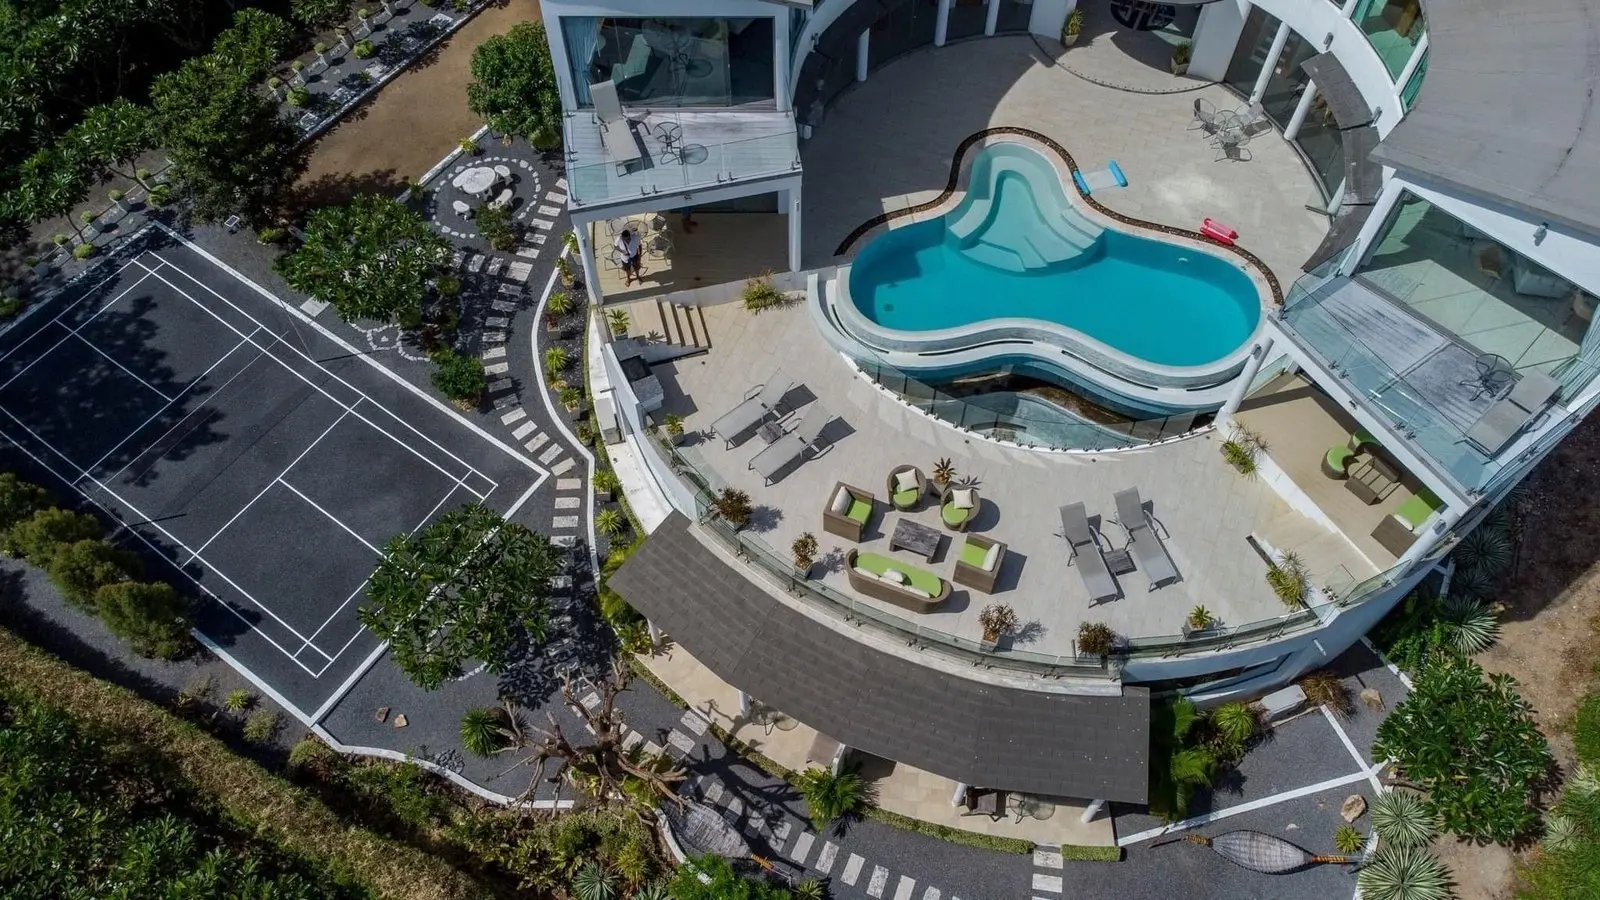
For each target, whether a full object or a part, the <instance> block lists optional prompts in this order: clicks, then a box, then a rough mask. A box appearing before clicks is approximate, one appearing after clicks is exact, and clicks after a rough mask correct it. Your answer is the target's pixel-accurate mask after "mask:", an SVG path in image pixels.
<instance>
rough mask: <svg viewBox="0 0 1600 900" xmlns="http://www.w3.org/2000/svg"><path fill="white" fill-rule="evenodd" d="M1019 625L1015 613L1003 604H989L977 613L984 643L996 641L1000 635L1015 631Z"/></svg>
mask: <svg viewBox="0 0 1600 900" xmlns="http://www.w3.org/2000/svg"><path fill="white" fill-rule="evenodd" d="M1020 624H1021V623H1020V622H1019V621H1018V620H1017V611H1016V610H1014V609H1012V608H1011V607H1009V606H1007V605H1006V604H1004V603H991V604H989V605H988V606H985V607H984V608H983V610H982V611H981V612H979V613H978V625H979V627H981V628H982V629H983V639H984V640H986V641H998V640H999V639H1000V636H1001V635H1004V634H1010V633H1011V632H1013V631H1016V630H1017V627H1018V626H1019V625H1020Z"/></svg>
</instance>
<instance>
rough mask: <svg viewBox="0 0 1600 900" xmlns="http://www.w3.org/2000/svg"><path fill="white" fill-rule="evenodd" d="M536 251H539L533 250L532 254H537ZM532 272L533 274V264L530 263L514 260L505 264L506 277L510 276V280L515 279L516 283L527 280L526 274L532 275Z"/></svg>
mask: <svg viewBox="0 0 1600 900" xmlns="http://www.w3.org/2000/svg"><path fill="white" fill-rule="evenodd" d="M538 253H539V251H537V250H535V251H534V255H538ZM532 274H533V264H532V263H525V262H514V263H512V264H511V265H509V266H506V277H507V278H510V279H511V280H512V281H515V282H518V283H526V282H527V280H528V276H529V275H532Z"/></svg>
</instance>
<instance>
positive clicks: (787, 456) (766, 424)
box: [711, 372, 833, 484]
mask: <svg viewBox="0 0 1600 900" xmlns="http://www.w3.org/2000/svg"><path fill="white" fill-rule="evenodd" d="M797 387H803V385H801V384H799V383H797V382H794V381H791V380H789V378H788V377H786V376H785V375H784V374H783V373H782V372H773V373H772V377H771V378H768V379H767V380H766V382H765V383H764V384H760V385H757V386H756V387H754V388H752V389H751V390H750V391H749V392H748V393H747V394H746V395H745V398H744V399H743V400H742V401H740V402H739V404H738V405H737V406H735V407H734V408H733V409H730V410H728V411H727V412H726V413H724V414H723V416H722V418H720V419H717V420H716V421H715V422H713V423H711V432H712V433H713V434H715V435H717V436H718V437H720V438H722V439H723V441H725V442H726V443H727V445H728V447H730V448H732V447H735V446H737V445H738V444H739V442H740V440H741V439H743V438H747V437H748V436H749V435H750V434H752V433H754V434H756V435H757V436H759V437H760V439H761V441H762V443H763V444H764V445H765V446H764V447H763V448H762V449H761V451H760V452H758V453H756V455H755V456H753V457H751V458H750V464H749V466H748V468H751V469H754V470H755V471H757V472H760V473H761V477H762V479H764V480H765V482H766V483H767V484H771V483H772V480H773V479H774V478H775V477H776V476H777V474H778V473H779V472H781V471H783V470H784V469H785V468H788V466H789V465H790V464H792V463H793V462H795V461H796V460H798V459H800V458H801V457H803V456H805V455H806V453H807V452H808V451H809V452H810V453H811V454H812V455H813V457H815V456H817V455H820V454H822V453H823V452H824V450H825V449H826V448H825V446H824V443H823V436H822V433H823V431H824V430H826V428H827V427H828V423H829V422H831V421H833V414H832V413H830V412H828V410H827V409H826V408H824V407H823V405H822V404H821V403H815V402H814V403H812V404H811V408H810V409H808V410H807V411H806V414H805V415H804V416H803V417H801V419H800V422H799V424H797V425H795V426H794V427H792V428H788V429H787V430H786V429H785V426H784V423H785V422H786V421H788V420H789V419H790V418H792V416H791V414H792V413H793V412H795V409H793V408H791V407H789V406H788V405H787V402H786V398H787V397H788V395H789V392H790V391H792V390H794V389H795V388H797Z"/></svg>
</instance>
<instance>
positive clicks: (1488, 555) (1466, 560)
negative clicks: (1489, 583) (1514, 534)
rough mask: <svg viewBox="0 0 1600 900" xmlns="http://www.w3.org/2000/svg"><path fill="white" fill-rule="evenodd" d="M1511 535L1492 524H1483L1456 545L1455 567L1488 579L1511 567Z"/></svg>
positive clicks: (1502, 528) (1454, 554)
mask: <svg viewBox="0 0 1600 900" xmlns="http://www.w3.org/2000/svg"><path fill="white" fill-rule="evenodd" d="M1511 550H1512V546H1511V535H1510V533H1508V532H1507V531H1506V529H1505V528H1504V527H1503V526H1502V527H1496V526H1495V524H1494V523H1492V522H1484V523H1482V524H1481V525H1479V526H1478V527H1477V528H1474V529H1473V530H1472V533H1471V534H1469V535H1467V536H1466V537H1465V538H1463V539H1462V541H1461V543H1460V544H1457V545H1456V549H1455V552H1454V553H1453V554H1452V556H1454V557H1455V561H1456V565H1457V566H1459V567H1461V568H1463V569H1466V570H1467V571H1469V572H1475V573H1478V574H1481V575H1484V576H1486V577H1489V578H1493V577H1494V576H1496V575H1498V574H1500V573H1501V572H1503V571H1505V569H1506V567H1507V566H1509V565H1511Z"/></svg>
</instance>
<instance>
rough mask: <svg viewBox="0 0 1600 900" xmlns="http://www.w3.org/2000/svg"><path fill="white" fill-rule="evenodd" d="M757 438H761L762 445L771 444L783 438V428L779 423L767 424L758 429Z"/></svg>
mask: <svg viewBox="0 0 1600 900" xmlns="http://www.w3.org/2000/svg"><path fill="white" fill-rule="evenodd" d="M756 436H757V437H759V438H761V443H763V444H770V443H772V442H773V441H775V440H777V439H778V438H781V437H783V426H782V425H779V424H778V423H777V422H767V423H765V424H763V425H762V426H761V427H760V428H757V429H756Z"/></svg>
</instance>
